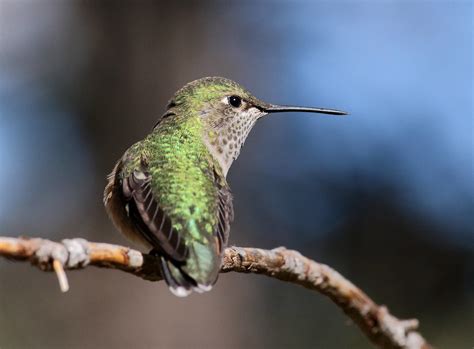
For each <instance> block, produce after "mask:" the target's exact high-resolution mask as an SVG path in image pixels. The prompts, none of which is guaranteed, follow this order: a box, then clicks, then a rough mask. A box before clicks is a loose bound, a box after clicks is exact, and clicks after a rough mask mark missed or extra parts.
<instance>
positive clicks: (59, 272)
mask: <svg viewBox="0 0 474 349" xmlns="http://www.w3.org/2000/svg"><path fill="white" fill-rule="evenodd" d="M53 269H54V271H55V273H56V276H57V277H58V281H59V288H60V289H61V292H67V291H69V282H68V281H67V276H66V273H65V271H64V268H63V265H62V264H61V262H60V261H59V260H57V259H55V260H53Z"/></svg>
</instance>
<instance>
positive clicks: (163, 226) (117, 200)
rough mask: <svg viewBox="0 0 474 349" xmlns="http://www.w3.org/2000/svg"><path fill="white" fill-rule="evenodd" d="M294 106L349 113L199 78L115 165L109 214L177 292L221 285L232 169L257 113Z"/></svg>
mask: <svg viewBox="0 0 474 349" xmlns="http://www.w3.org/2000/svg"><path fill="white" fill-rule="evenodd" d="M290 111H291V112H311V113H324V114H334V115H344V114H346V113H344V112H342V111H338V110H333V109H321V108H306V107H291V106H279V105H274V104H269V103H265V102H262V101H260V100H259V99H257V98H255V97H254V96H253V95H252V94H251V93H250V92H248V91H246V90H245V89H244V88H243V87H241V86H240V85H238V84H237V83H235V82H234V81H231V80H228V79H225V78H220V77H207V78H202V79H199V80H195V81H193V82H190V83H188V84H187V85H185V86H184V87H183V88H181V89H180V90H179V91H177V92H176V93H175V95H174V96H173V98H172V99H171V100H170V101H169V103H168V105H167V107H166V111H165V113H164V114H163V116H162V117H161V118H160V119H159V121H158V122H157V123H156V125H155V127H154V128H153V131H152V132H151V133H150V134H149V135H148V136H147V137H146V138H145V139H143V140H141V141H139V142H137V143H135V144H134V145H132V146H131V147H130V148H129V149H128V150H127V151H126V152H125V154H124V155H123V156H122V158H121V159H120V160H119V161H118V162H117V164H116V165H115V167H114V169H113V171H112V173H111V174H110V175H109V177H108V184H107V186H106V188H105V192H104V203H105V206H106V209H107V212H108V214H109V216H110V218H111V219H112V221H113V223H114V224H115V226H116V227H117V228H118V229H119V230H120V231H121V232H122V233H124V234H125V235H126V236H127V237H128V238H129V239H131V240H132V241H135V242H139V243H142V244H143V245H144V246H146V247H147V248H149V249H151V252H150V253H153V254H155V255H157V256H158V257H159V259H160V266H161V274H162V276H163V278H164V280H165V281H166V283H167V284H168V286H169V289H170V290H171V292H173V293H174V294H175V295H177V296H180V297H183V296H187V295H188V294H189V293H191V291H192V290H195V291H197V292H202V291H209V290H210V289H211V287H212V285H213V284H214V283H215V282H216V280H217V276H218V273H219V269H220V266H221V260H222V254H223V252H224V249H225V248H226V246H227V242H228V238H229V230H230V224H231V222H232V220H233V208H232V194H231V190H230V188H229V185H228V183H227V181H226V176H227V172H228V171H229V168H230V166H231V165H232V162H233V161H234V160H235V159H236V158H237V157H238V155H239V152H240V148H241V147H242V145H243V144H244V142H245V139H246V138H247V136H248V134H249V132H250V130H251V129H252V127H253V126H254V124H255V122H256V121H257V120H258V119H259V118H261V117H262V116H264V115H266V114H270V113H278V112H290Z"/></svg>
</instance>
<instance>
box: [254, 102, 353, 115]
mask: <svg viewBox="0 0 474 349" xmlns="http://www.w3.org/2000/svg"><path fill="white" fill-rule="evenodd" d="M262 109H263V111H265V112H266V113H283V112H291V111H295V112H305V113H319V114H331V115H347V113H346V112H345V111H341V110H336V109H326V108H311V107H294V106H291V105H275V104H270V105H268V106H265V107H264V108H262Z"/></svg>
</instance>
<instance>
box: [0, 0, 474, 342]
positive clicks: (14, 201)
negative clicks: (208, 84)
mask: <svg viewBox="0 0 474 349" xmlns="http://www.w3.org/2000/svg"><path fill="white" fill-rule="evenodd" d="M472 23H473V4H472V2H470V1H410V2H408V1H406V2H405V1H400V2H395V1H394V2H391V1H390V2H389V1H382V2H381V1H375V0H373V1H333V2H329V1H321V2H319V1H313V2H309V1H308V2H304V1H299V2H290V1H287V2H285V1H278V2H269V1H260V2H254V1H240V2H205V1H201V2H194V3H192V2H191V3H187V4H178V2H172V1H168V2H158V1H135V2H132V1H129V2H127V1H120V2H115V1H107V2H103V1H94V2H93V1H67V2H66V1H46V0H45V1H6V0H0V164H1V165H0V183H2V195H1V199H0V235H8V236H19V235H28V236H40V237H44V238H49V239H55V240H59V239H62V238H68V237H84V238H86V239H90V240H93V241H103V242H111V243H118V244H125V245H129V243H128V242H127V241H126V240H125V239H124V238H123V237H122V236H121V235H120V234H118V233H117V232H116V231H115V229H114V228H113V226H112V224H111V223H110V222H109V220H108V219H107V216H106V214H105V212H104V209H103V207H102V191H103V187H104V185H105V183H106V182H105V176H106V175H107V174H108V173H109V172H110V170H111V169H112V167H113V165H114V163H115V161H116V160H117V159H118V158H119V157H120V156H121V154H122V153H123V151H124V150H125V149H126V148H127V147H129V146H130V145H131V144H132V143H134V142H135V141H137V140H139V139H141V138H142V137H144V136H145V135H146V134H147V133H148V132H150V130H151V128H152V127H153V125H154V124H155V122H156V120H157V119H158V117H159V116H160V115H161V114H162V112H163V111H164V106H165V104H166V102H167V100H168V99H169V98H170V97H171V96H172V94H173V93H174V92H175V90H177V89H178V88H179V87H181V86H182V85H184V84H185V83H186V82H188V81H191V80H194V79H196V78H200V77H203V76H212V75H219V76H225V77H228V78H231V79H234V80H236V81H238V82H239V83H241V84H242V85H244V86H245V87H247V88H248V89H249V90H250V91H252V92H253V93H255V95H257V96H258V97H260V98H262V99H264V100H267V101H270V102H274V103H281V104H300V105H312V106H320V107H328V108H338V109H342V110H347V111H349V112H350V114H351V115H350V117H347V118H334V117H329V116H315V115H304V114H291V113H290V114H286V115H283V114H278V115H274V116H272V117H268V118H266V119H263V120H262V121H260V122H259V123H258V124H257V126H256V127H255V129H254V131H253V132H252V133H251V135H250V137H249V139H248V141H247V143H246V145H245V147H244V148H243V151H242V153H241V156H240V158H239V159H238V160H237V162H236V163H235V164H234V165H233V167H232V169H231V171H230V176H229V181H230V184H231V186H232V189H233V192H234V196H235V201H234V205H235V211H236V212H235V214H236V220H235V223H234V225H233V227H232V232H231V243H232V244H236V245H242V246H254V247H262V248H273V247H277V246H282V245H284V246H286V247H288V248H293V249H297V250H299V251H301V252H302V253H303V254H305V255H306V256H308V257H310V258H313V259H315V260H317V261H320V262H324V263H327V264H329V265H331V266H332V267H334V268H335V269H336V270H338V271H339V272H341V273H342V274H343V275H345V276H347V277H348V278H349V279H350V280H352V281H353V282H355V283H356V284H357V285H358V286H360V287H361V288H362V289H364V290H365V291H366V292H367V293H368V294H369V295H370V296H371V297H373V299H374V300H375V301H377V302H379V303H382V304H386V305H388V307H389V309H390V310H391V311H392V312H393V313H394V314H395V315H397V316H399V317H402V318H410V317H417V318H418V319H419V320H420V321H421V331H422V333H423V334H424V335H425V336H426V337H427V338H428V339H429V340H430V341H431V342H432V344H434V345H435V346H436V347H438V348H470V347H472V345H473V344H474V335H473V334H472V328H474V282H473V280H474V231H473V226H474V222H473V220H474V218H473V216H474V181H473V173H474V171H473V149H474V146H473V145H474V144H473V85H472V83H473V61H474V57H473V25H472ZM68 275H69V278H70V284H71V287H72V289H71V291H70V292H69V293H67V294H61V293H60V291H59V288H58V285H57V280H56V279H55V276H54V275H53V274H45V273H41V272H39V271H38V270H36V269H33V268H31V267H30V266H29V265H27V264H26V263H24V264H23V263H12V262H8V261H6V260H4V259H1V260H0V348H2V349H3V348H107V347H115V348H129V347H134V348H152V347H153V348H223V347H225V348H243V347H245V348H369V347H370V344H369V342H368V341H367V340H366V338H365V337H364V336H363V335H362V334H361V333H360V331H359V330H358V329H357V327H356V326H355V325H353V324H351V323H350V322H349V321H348V319H347V318H346V317H345V316H344V315H343V314H342V313H341V311H340V310H339V309H338V308H337V307H336V306H335V305H333V304H332V303H331V302H330V301H329V300H327V299H325V298H323V297H322V296H320V295H318V294H313V293H311V292H309V291H307V290H304V289H303V288H299V287H296V286H294V285H289V284H285V283H282V282H279V281H276V280H272V279H269V278H265V277H263V276H256V275H240V274H235V273H232V274H226V275H221V277H220V279H219V282H218V283H217V285H216V287H215V288H214V290H213V292H211V293H208V294H205V295H193V296H191V297H188V298H187V299H178V298H175V297H174V296H172V295H171V293H170V292H168V290H167V289H166V287H165V285H164V283H162V282H160V283H150V282H145V281H143V280H141V279H138V278H136V277H133V276H130V275H126V274H124V273H121V272H117V271H108V270H99V269H94V268H89V269H87V270H85V271H80V272H70V273H69V274H68Z"/></svg>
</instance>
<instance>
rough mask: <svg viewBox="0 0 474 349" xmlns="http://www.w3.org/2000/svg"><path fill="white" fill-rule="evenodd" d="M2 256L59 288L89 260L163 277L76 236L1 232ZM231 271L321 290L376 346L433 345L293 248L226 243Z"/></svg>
mask: <svg viewBox="0 0 474 349" xmlns="http://www.w3.org/2000/svg"><path fill="white" fill-rule="evenodd" d="M0 256H4V257H6V258H9V259H13V260H18V261H29V262H30V263H31V264H33V265H36V266H38V267H39V268H40V269H41V270H45V271H55V272H56V274H57V275H58V279H59V283H60V287H61V289H62V290H63V291H67V289H68V287H69V286H68V282H67V278H66V274H65V272H64V270H72V269H83V268H85V267H87V266H88V265H93V266H96V267H101V268H110V269H120V270H122V271H125V272H128V273H131V274H133V275H136V276H139V277H141V278H143V279H145V280H150V281H158V280H161V279H162V278H161V274H160V271H159V270H160V268H159V267H158V263H157V259H156V257H154V256H150V255H148V254H142V253H141V252H139V251H136V250H133V249H130V248H128V247H123V246H118V245H112V244H106V243H96V242H88V241H86V240H84V239H80V238H76V239H67V240H63V241H61V242H60V243H59V242H53V241H49V240H45V239H39V238H31V239H28V238H8V237H0ZM231 271H234V272H239V273H256V274H264V275H267V276H270V277H273V278H277V279H279V280H282V281H287V282H291V283H294V284H297V285H300V286H303V287H306V288H308V289H310V290H315V291H318V292H320V293H322V294H323V295H325V296H327V297H329V298H330V299H331V300H332V301H333V302H334V303H336V305H338V306H339V307H340V308H341V309H342V310H343V311H344V312H345V313H346V314H347V315H348V316H349V317H350V318H351V319H352V321H354V322H355V323H356V324H357V325H358V326H359V328H360V329H361V330H362V331H363V332H364V333H365V335H366V336H367V337H368V338H369V339H370V340H371V341H372V342H373V343H374V344H375V345H377V346H378V347H379V348H390V349H392V348H393V349H395V348H396V349H399V348H404V349H429V348H431V346H430V345H429V344H428V343H427V341H426V340H425V339H424V338H423V337H422V336H421V334H420V333H419V332H417V331H416V329H417V327H418V321H417V320H416V319H411V320H399V319H397V318H396V317H394V316H393V315H391V314H390V313H389V311H388V309H387V308H386V307H385V306H380V305H378V304H376V303H375V302H374V301H373V300H372V299H370V298H369V297H368V296H367V295H366V294H365V293H364V292H362V291H361V290H360V289H359V288H358V287H356V286H355V285H354V284H352V283H351V282H350V281H348V280H347V279H345V278H344V277H343V276H342V275H341V274H339V273H338V272H337V271H335V270H334V269H332V268H330V267H329V266H327V265H324V264H320V263H317V262H315V261H313V260H311V259H308V258H306V257H304V256H302V255H301V254H300V253H299V252H297V251H293V250H288V249H286V248H284V247H279V248H276V249H273V250H262V249H259V248H243V247H229V248H227V249H226V251H225V255H224V260H223V264H222V269H221V272H223V273H226V272H231Z"/></svg>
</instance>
